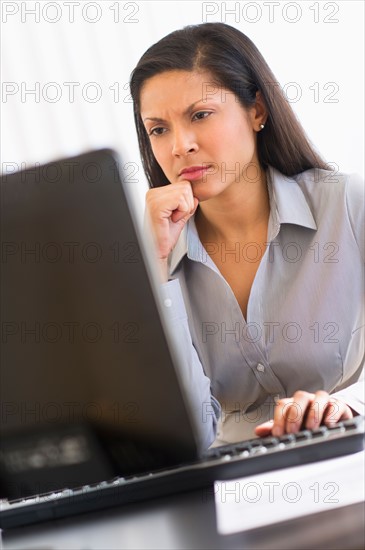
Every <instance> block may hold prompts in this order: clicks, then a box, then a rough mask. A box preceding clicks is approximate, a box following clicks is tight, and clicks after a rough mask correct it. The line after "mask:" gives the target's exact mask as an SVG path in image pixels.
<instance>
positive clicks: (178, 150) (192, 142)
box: [172, 130, 199, 157]
mask: <svg viewBox="0 0 365 550" xmlns="http://www.w3.org/2000/svg"><path fill="white" fill-rule="evenodd" d="M198 149H199V148H198V144H197V140H196V137H195V134H194V133H193V132H188V131H186V130H179V131H175V132H174V137H173V145H172V154H173V155H174V156H178V157H180V156H184V155H187V154H190V153H194V152H196V151H197V150H198Z"/></svg>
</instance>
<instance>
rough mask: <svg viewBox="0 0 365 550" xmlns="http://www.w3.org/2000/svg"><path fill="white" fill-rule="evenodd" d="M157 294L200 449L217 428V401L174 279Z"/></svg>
mask: <svg viewBox="0 0 365 550" xmlns="http://www.w3.org/2000/svg"><path fill="white" fill-rule="evenodd" d="M160 291H161V297H162V303H163V306H164V310H165V317H166V319H167V322H168V328H169V335H170V339H171V340H172V343H173V346H174V348H175V350H176V353H177V356H178V358H179V361H178V368H179V371H180V376H181V379H182V382H183V387H184V391H185V393H186V395H187V396H188V397H189V401H190V405H191V408H192V412H193V414H194V417H195V419H196V425H197V429H198V434H199V438H200V444H201V445H202V447H203V448H207V447H209V446H210V445H211V444H212V443H213V441H214V439H215V437H216V431H217V423H218V419H219V417H220V410H221V409H220V405H219V402H218V401H217V399H216V398H215V397H213V395H212V394H211V389H210V379H209V378H208V377H207V376H206V375H205V374H204V370H203V366H202V364H201V362H200V360H199V357H198V354H197V352H196V349H195V347H194V345H193V342H192V339H191V335H190V330H189V325H188V316H187V312H186V309H185V303H184V299H183V296H182V292H181V287H180V283H179V281H178V279H174V280H171V281H168V282H167V283H163V284H162V285H161V289H160Z"/></svg>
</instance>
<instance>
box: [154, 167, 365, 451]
mask: <svg viewBox="0 0 365 550" xmlns="http://www.w3.org/2000/svg"><path fill="white" fill-rule="evenodd" d="M267 175H268V177H267V181H268V191H269V197H270V218H269V226H268V236H267V246H266V250H265V253H264V255H263V257H262V259H261V262H260V265H259V268H258V270H257V273H256V277H255V279H254V282H253V285H252V288H251V293H250V297H249V302H248V309H247V320H246V319H244V317H243V315H242V312H241V309H240V307H239V305H238V303H237V300H236V298H235V296H234V294H233V292H232V290H231V288H230V286H229V285H228V283H227V282H226V281H225V279H224V278H223V276H222V275H221V273H220V272H219V270H218V268H217V266H216V265H215V263H214V262H213V260H212V257H214V254H222V255H224V254H235V255H236V257H237V259H238V258H239V255H240V254H241V255H245V257H246V258H247V259H248V260H249V261H258V260H257V259H256V258H258V250H257V247H258V246H259V245H258V244H257V243H250V244H246V246H245V247H242V246H241V244H240V243H236V246H235V248H231V249H230V250H224V249H222V248H219V247H218V246H217V245H215V244H214V243H210V244H209V246H208V245H207V244H206V248H208V250H209V252H210V254H211V255H212V257H211V256H210V255H209V254H208V253H207V250H206V249H205V248H204V247H203V245H202V243H201V242H200V240H199V236H198V233H197V230H196V227H195V223H194V219H193V218H191V219H190V220H189V222H188V224H187V225H186V227H185V228H184V231H183V233H182V234H181V236H180V238H179V241H178V243H177V245H176V247H175V249H174V250H173V252H172V254H171V257H170V276H171V279H172V280H170V281H169V282H167V283H165V284H163V285H162V293H163V303H164V304H165V310H166V314H167V316H168V320H169V326H170V327H171V336H172V338H173V339H174V340H175V345H176V347H177V349H178V353H179V357H180V361H181V365H180V368H181V369H182V376H183V379H184V383H185V386H186V391H187V392H188V393H189V395H190V397H191V401H192V405H193V407H194V409H195V414H196V415H197V417H199V422H200V427H201V429H202V437H203V440H204V443H205V444H206V445H208V444H210V443H211V442H212V441H213V439H214V438H215V437H216V440H215V444H222V443H226V442H233V441H238V440H242V439H246V438H249V437H254V428H255V426H256V425H257V424H260V423H262V422H264V421H265V420H268V419H269V418H272V414H273V409H274V406H275V401H276V400H277V399H278V398H282V397H290V396H292V395H293V393H294V392H295V391H296V390H306V391H309V392H315V391H317V390H320V389H322V390H325V391H328V392H330V393H331V394H336V396H337V397H341V398H342V399H343V400H345V401H346V402H347V403H348V404H349V405H350V406H351V407H352V408H353V409H354V410H356V411H358V412H360V413H361V414H364V413H365V409H364V401H365V399H364V381H363V378H361V377H362V376H363V371H364V256H365V254H364V248H365V245H364V212H365V208H364V185H363V183H362V181H361V179H360V177H359V176H357V175H345V174H339V173H334V172H327V171H324V170H319V169H312V170H308V171H306V172H303V173H301V174H298V175H297V176H294V177H291V178H289V177H286V176H284V175H283V174H281V173H279V172H278V171H277V170H275V169H273V168H271V167H270V168H269V169H268V174H267ZM222 257H223V260H224V256H222ZM361 380H362V381H361ZM218 403H219V404H220V407H221V411H220V410H219V409H220V407H219V405H218Z"/></svg>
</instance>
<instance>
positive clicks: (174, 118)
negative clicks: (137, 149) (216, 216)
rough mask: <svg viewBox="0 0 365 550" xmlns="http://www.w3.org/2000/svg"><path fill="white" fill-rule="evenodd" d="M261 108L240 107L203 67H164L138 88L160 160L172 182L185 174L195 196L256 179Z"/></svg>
mask: <svg viewBox="0 0 365 550" xmlns="http://www.w3.org/2000/svg"><path fill="white" fill-rule="evenodd" d="M261 110H262V109H261V107H260V106H259V107H257V106H256V107H253V108H252V109H249V110H246V109H244V108H243V107H242V105H241V104H240V103H239V101H238V99H237V97H236V96H235V95H234V94H233V92H231V91H229V90H226V89H224V88H221V87H218V86H217V85H215V84H214V83H213V78H212V76H211V75H210V73H206V72H205V73H204V72H195V71H192V72H189V71H181V70H174V71H167V72H164V73H161V74H158V75H156V76H153V77H151V78H150V79H148V80H147V81H146V82H145V83H144V85H143V87H142V90H141V117H142V120H143V124H144V126H145V128H146V131H147V134H148V135H149V139H150V143H151V147H152V151H153V154H154V156H155V158H156V160H157V162H158V164H159V165H160V167H161V168H162V170H163V172H164V174H165V175H166V177H167V179H168V180H169V181H170V183H174V182H177V181H180V180H182V179H184V180H189V181H190V182H191V185H192V187H193V193H194V196H196V197H197V198H198V200H199V201H201V200H207V199H209V198H212V197H215V196H218V195H220V194H221V193H225V192H228V190H234V189H235V188H237V189H238V186H239V187H241V184H242V181H244V180H248V181H250V179H251V180H253V181H255V180H256V181H257V177H258V176H257V174H258V170H259V163H258V159H257V153H256V132H257V131H259V129H260V123H261V122H262V119H263V115H262V113H261ZM156 185H159V182H156Z"/></svg>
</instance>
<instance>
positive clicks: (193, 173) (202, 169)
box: [179, 165, 210, 181]
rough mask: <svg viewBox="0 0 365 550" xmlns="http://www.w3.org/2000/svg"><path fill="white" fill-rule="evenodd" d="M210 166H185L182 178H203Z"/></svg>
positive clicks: (191, 179) (190, 179)
mask: <svg viewBox="0 0 365 550" xmlns="http://www.w3.org/2000/svg"><path fill="white" fill-rule="evenodd" d="M209 168H210V166H209V165H207V166H197V167H196V168H193V167H192V168H185V169H184V170H183V171H182V172H181V173H180V176H179V177H180V178H182V179H185V180H188V181H195V180H199V179H201V178H203V177H204V176H205V175H206V173H207V172H208V170H209Z"/></svg>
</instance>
